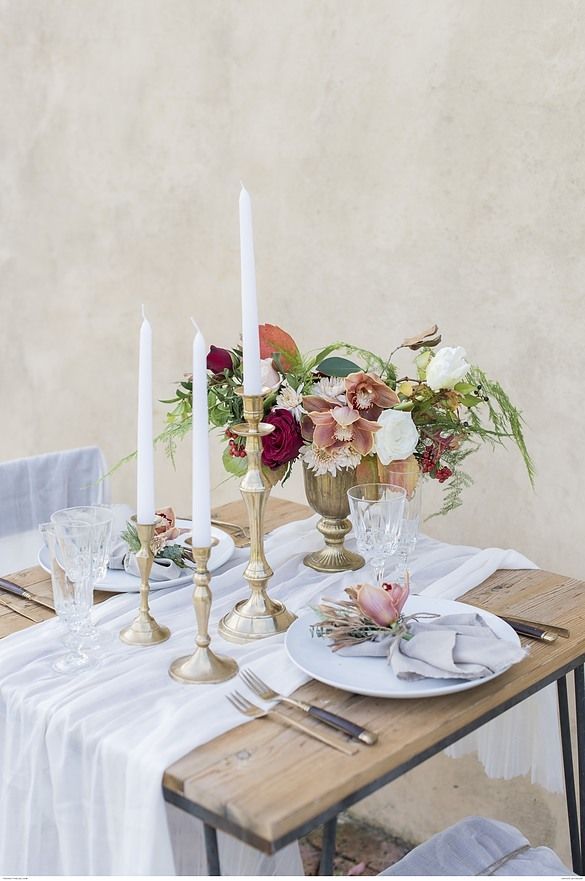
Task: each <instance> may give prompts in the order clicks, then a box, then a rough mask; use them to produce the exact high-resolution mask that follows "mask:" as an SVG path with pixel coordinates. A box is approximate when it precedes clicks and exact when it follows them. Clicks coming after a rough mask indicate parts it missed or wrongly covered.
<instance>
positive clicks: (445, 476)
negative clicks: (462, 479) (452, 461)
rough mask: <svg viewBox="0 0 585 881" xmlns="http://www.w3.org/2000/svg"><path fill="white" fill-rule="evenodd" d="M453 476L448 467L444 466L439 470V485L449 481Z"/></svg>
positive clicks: (436, 475)
mask: <svg viewBox="0 0 585 881" xmlns="http://www.w3.org/2000/svg"><path fill="white" fill-rule="evenodd" d="M452 474H453V472H452V470H451V469H450V468H448V467H447V465H444V466H443V467H442V468H437V470H436V472H435V477H436V479H437V480H438V481H439V483H445V481H446V480H449V478H450V477H451V475H452Z"/></svg>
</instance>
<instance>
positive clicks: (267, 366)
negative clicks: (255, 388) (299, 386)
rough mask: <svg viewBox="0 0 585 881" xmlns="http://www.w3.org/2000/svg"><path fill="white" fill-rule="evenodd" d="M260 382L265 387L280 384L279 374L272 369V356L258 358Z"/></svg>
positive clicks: (273, 386) (274, 386)
mask: <svg viewBox="0 0 585 881" xmlns="http://www.w3.org/2000/svg"><path fill="white" fill-rule="evenodd" d="M260 382H261V383H262V387H263V388H265V389H269V388H276V386H277V385H280V376H279V374H278V373H277V372H276V370H275V369H274V366H273V364H272V358H262V359H261V360H260Z"/></svg>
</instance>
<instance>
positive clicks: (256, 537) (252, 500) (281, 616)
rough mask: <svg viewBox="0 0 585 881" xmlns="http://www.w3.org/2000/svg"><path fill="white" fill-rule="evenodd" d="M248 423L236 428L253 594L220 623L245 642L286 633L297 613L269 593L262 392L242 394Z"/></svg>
mask: <svg viewBox="0 0 585 881" xmlns="http://www.w3.org/2000/svg"><path fill="white" fill-rule="evenodd" d="M243 404H244V419H245V420H246V421H245V423H242V424H241V425H238V426H236V427H235V428H234V429H233V430H234V431H235V432H236V434H238V435H239V436H240V437H245V438H246V454H247V457H248V470H247V472H246V474H245V475H244V477H243V478H242V482H241V484H240V491H241V493H242V498H243V499H244V502H245V504H246V508H247V511H248V518H249V523H250V561H249V563H248V565H247V567H246V571H245V572H244V578H245V579H246V581H247V582H248V584H249V586H250V596H249V597H248V598H247V599H245V600H240V601H239V602H238V603H236V605H235V606H234V608H233V609H232V610H231V612H228V614H227V615H225V616H224V617H223V618H222V620H221V621H220V624H219V632H220V633H221V635H222V636H223V638H224V639H227V640H228V641H229V642H238V643H245V642H249V641H250V640H254V639H263V638H264V637H266V636H274V635H275V634H276V633H284V631H285V630H288V628H289V627H290V625H291V624H292V622H293V621H294V620H295V618H296V615H294V614H293V613H292V612H289V610H288V609H287V608H286V606H285V605H284V603H281V602H280V600H274V599H272V597H270V596H268V593H267V589H268V582H269V580H270V578H271V577H272V575H273V572H272V569H271V568H270V566H269V565H268V560H267V559H266V556H265V554H264V509H265V508H266V502H267V501H268V496H269V494H270V486H269V485H268V483H267V481H266V478H265V477H264V475H263V473H262V467H261V458H260V457H261V451H262V437H263V436H264V435H266V434H270V432H271V431H273V429H274V426H272V425H268V424H265V423H263V422H261V419H262V415H263V413H264V402H263V397H262V395H243Z"/></svg>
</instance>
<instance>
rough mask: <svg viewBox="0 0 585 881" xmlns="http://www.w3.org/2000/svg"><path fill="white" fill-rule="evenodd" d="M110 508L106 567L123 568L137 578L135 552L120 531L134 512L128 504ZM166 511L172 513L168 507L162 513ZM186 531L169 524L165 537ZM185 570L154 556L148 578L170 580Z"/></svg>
mask: <svg viewBox="0 0 585 881" xmlns="http://www.w3.org/2000/svg"><path fill="white" fill-rule="evenodd" d="M112 509H113V514H114V516H113V520H112V542H111V545H110V562H109V563H108V568H109V569H124V570H125V571H126V572H127V573H128V574H129V575H135V576H136V577H137V578H139V577H140V571H139V569H138V563H137V562H136V554H134V553H132V551H131V550H130V548H129V547H128V545H127V544H126V542H125V541H124V539H123V538H122V536H121V533H122V532H123V531H124V529H125V528H126V525H127V523H128V520H129V519H130V517H131V516H132V514H133V513H134V512H133V511H132V508H131V507H130V506H129V505H112ZM167 511H170V512H171V515H172V511H171V509H170V508H165V509H164V510H163V513H164V512H167ZM173 522H174V515H173ZM186 531H188V530H181V529H177V528H176V527H175V526H171V527H170V529H169V530H168V531H167V538H168V539H170V540H172V539H174V538H177V537H178V536H179V535H180V534H181V533H182V532H186ZM185 572H188V570H186V569H181V567H180V566H177V564H176V563H173V561H172V560H168V559H165V558H164V557H155V558H154V561H153V564H152V569H151V572H150V580H151V581H172V580H173V579H175V578H180V577H181V576H182V575H185Z"/></svg>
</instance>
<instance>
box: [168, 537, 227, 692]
mask: <svg viewBox="0 0 585 881" xmlns="http://www.w3.org/2000/svg"><path fill="white" fill-rule="evenodd" d="M210 551H211V548H192V549H191V552H192V554H193V559H194V560H195V565H196V571H195V574H194V575H193V583H194V585H195V586H194V589H193V606H194V608H195V619H196V621H197V636H196V638H195V644H196V646H197V647H196V649H195V651H194V652H193V654H192V655H185V656H183V657H182V658H177V659H176V660H175V661H173V663H172V664H171V666H170V667H169V674H170V675H171V676H172V677H173V679H176V680H177V682H184V683H190V684H198V683H212V682H224V681H225V680H226V679H231V678H232V676H235V675H236V673H237V672H238V664H237V662H236V661H235V660H234V659H233V658H228V657H226V656H225V655H216V654H215V652H213V651H212V650H211V649H210V648H209V644H210V642H211V638H210V636H209V613H210V612H211V590H210V589H209V579H210V575H209V571H208V569H207V561H208V560H209V554H210Z"/></svg>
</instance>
